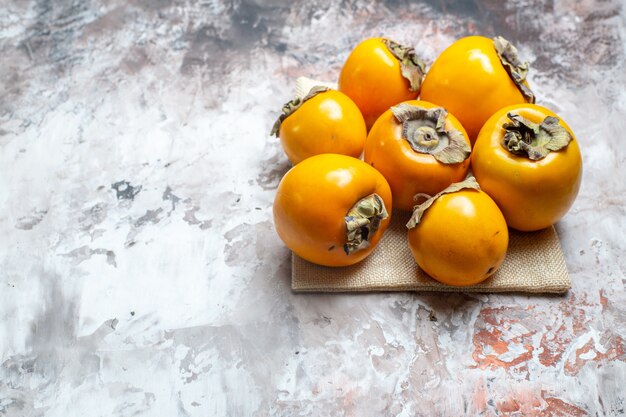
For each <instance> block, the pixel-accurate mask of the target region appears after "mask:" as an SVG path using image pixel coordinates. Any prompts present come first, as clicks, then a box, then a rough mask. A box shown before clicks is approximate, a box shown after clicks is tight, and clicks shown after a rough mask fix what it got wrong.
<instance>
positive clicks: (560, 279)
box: [291, 212, 571, 293]
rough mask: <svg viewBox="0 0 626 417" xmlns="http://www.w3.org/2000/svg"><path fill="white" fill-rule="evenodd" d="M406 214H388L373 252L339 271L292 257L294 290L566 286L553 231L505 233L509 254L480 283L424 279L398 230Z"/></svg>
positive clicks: (547, 289)
mask: <svg viewBox="0 0 626 417" xmlns="http://www.w3.org/2000/svg"><path fill="white" fill-rule="evenodd" d="M408 219H409V214H408V213H401V212H400V213H397V212H394V215H393V217H392V220H391V223H390V225H389V228H388V229H387V231H386V232H385V235H384V236H383V238H382V239H381V241H380V243H379V244H378V247H376V249H374V251H373V252H372V253H371V254H370V256H368V257H367V258H366V259H365V260H363V261H362V262H360V263H358V264H356V265H352V266H348V267H341V268H330V267H324V266H319V265H315V264H312V263H310V262H308V261H305V260H304V259H302V258H300V257H299V256H297V255H296V254H292V258H291V288H292V289H293V290H294V291H319V292H351V291H448V292H525V293H564V292H566V291H567V290H568V289H569V288H570V287H571V281H570V278H569V275H568V273H567V268H566V266H565V259H564V257H563V252H562V251H561V245H560V243H559V238H558V236H557V234H556V231H555V230H554V227H552V226H551V227H549V228H547V229H544V230H541V231H538V232H532V233H522V232H516V231H514V230H509V250H508V252H507V255H506V258H505V260H504V263H503V264H502V266H501V268H500V269H499V270H498V272H496V273H495V274H494V275H492V276H491V277H490V278H489V279H487V280H486V281H483V282H481V283H479V284H476V285H472V286H469V287H451V286H448V285H444V284H441V283H439V282H438V281H435V280H434V279H432V278H430V277H429V276H428V275H426V273H424V272H423V271H422V270H421V269H420V268H419V267H418V266H417V264H416V263H415V260H414V259H413V255H412V254H411V250H410V249H409V246H408V242H407V230H406V227H405V226H404V225H405V224H406V222H407V221H408Z"/></svg>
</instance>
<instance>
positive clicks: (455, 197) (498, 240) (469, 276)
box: [408, 190, 509, 286]
mask: <svg viewBox="0 0 626 417" xmlns="http://www.w3.org/2000/svg"><path fill="white" fill-rule="evenodd" d="M408 237H409V246H410V248H411V252H412V253H413V257H414V258H415V261H416V262H417V264H418V265H419V266H420V268H422V269H423V270H424V272H426V273H427V274H428V275H430V276H431V277H433V278H434V279H436V280H437V281H440V282H442V283H444V284H448V285H454V286H466V285H473V284H477V283H479V282H481V281H483V280H485V279H487V278H489V277H490V276H491V275H492V274H494V273H495V272H496V271H497V270H498V268H499V267H500V265H502V262H503V261H504V258H505V256H506V250H507V247H508V244H509V231H508V229H507V227H506V222H505V221H504V217H503V216H502V213H501V212H500V210H499V209H498V206H497V205H496V203H494V201H493V200H492V199H491V198H490V197H489V196H488V195H487V194H486V193H484V192H482V191H480V190H461V191H459V192H456V193H451V194H444V195H442V196H441V197H439V198H438V199H437V200H436V201H435V202H434V204H433V205H432V206H431V207H430V208H428V209H427V210H426V212H425V213H424V215H423V217H422V219H421V221H420V223H419V224H417V226H416V227H414V228H413V229H409V232H408Z"/></svg>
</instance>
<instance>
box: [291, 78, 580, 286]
mask: <svg viewBox="0 0 626 417" xmlns="http://www.w3.org/2000/svg"><path fill="white" fill-rule="evenodd" d="M315 85H323V86H326V87H329V88H337V86H336V84H333V83H326V82H322V81H317V80H313V79H310V78H305V77H299V78H298V79H297V80H296V97H300V98H302V97H304V96H306V95H307V93H308V92H309V90H310V89H311V88H312V87H313V86H315ZM408 220H409V214H408V213H402V212H394V215H393V217H392V220H391V224H390V225H389V228H388V229H387V231H386V233H385V236H384V237H383V238H382V239H381V241H380V243H379V244H378V247H377V248H376V249H375V250H374V251H373V252H372V253H371V254H370V256H369V257H367V258H366V259H365V260H364V261H362V262H360V263H358V264H356V265H352V266H349V267H342V268H329V267H324V266H319V265H315V264H312V263H310V262H307V261H305V260H304V259H302V258H300V257H299V256H297V255H296V254H292V258H291V288H292V289H293V290H294V291H319V292H349V291H449V292H450V291H452V292H526V293H564V292H566V291H567V290H568V289H569V288H570V287H571V282H570V278H569V275H568V273H567V268H566V266H565V259H564V257H563V252H562V251H561V245H560V243H559V238H558V236H557V234H556V231H555V230H554V227H552V226H551V227H549V228H547V229H545V230H541V231H539V232H533V233H522V232H516V231H514V230H509V250H508V252H507V255H506V259H505V260H504V263H503V264H502V266H501V267H500V269H499V270H498V272H496V273H495V274H494V275H492V276H491V277H490V278H489V279H488V280H486V281H483V282H481V283H479V284H476V285H472V286H470V287H451V286H448V285H444V284H441V283H439V282H438V281H435V280H434V279H432V278H430V277H429V276H428V275H426V274H425V273H424V272H423V271H422V270H421V269H420V268H419V267H418V266H417V264H416V263H415V260H414V259H413V255H412V254H411V250H410V249H409V246H408V242H407V230H406V227H405V224H406V222H407V221H408Z"/></svg>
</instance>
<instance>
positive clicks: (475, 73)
mask: <svg viewBox="0 0 626 417" xmlns="http://www.w3.org/2000/svg"><path fill="white" fill-rule="evenodd" d="M420 94H421V95H420V99H422V100H426V101H430V102H432V103H435V104H438V105H440V106H443V107H445V108H446V109H447V110H448V111H450V112H451V113H452V114H454V115H455V116H456V117H457V118H458V119H459V120H460V121H461V124H463V126H464V127H465V129H467V134H468V135H469V138H470V140H471V141H472V143H474V141H475V140H476V137H477V136H478V132H479V131H480V128H481V127H482V126H483V124H484V123H485V122H486V121H487V119H488V118H489V117H490V116H491V115H492V114H493V113H495V112H496V111H497V110H499V109H501V108H502V107H506V106H510V105H512V104H518V103H525V102H526V99H525V98H524V96H523V95H522V93H521V92H520V91H519V89H518V87H517V86H516V85H515V83H514V82H513V80H512V79H511V77H509V74H508V73H507V72H506V70H505V69H504V67H503V66H502V62H501V61H500V58H499V57H498V54H497V53H496V49H495V47H494V45H493V40H492V39H489V38H485V37H482V36H469V37H466V38H462V39H459V40H458V41H456V42H454V43H453V44H452V45H450V46H449V47H448V48H447V49H446V50H445V51H443V52H442V53H441V55H439V57H438V58H437V59H436V60H435V62H434V64H433V65H432V66H431V67H430V70H429V71H428V73H427V74H426V78H424V82H423V83H422V88H421V93H420Z"/></svg>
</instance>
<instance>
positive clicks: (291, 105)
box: [270, 85, 330, 137]
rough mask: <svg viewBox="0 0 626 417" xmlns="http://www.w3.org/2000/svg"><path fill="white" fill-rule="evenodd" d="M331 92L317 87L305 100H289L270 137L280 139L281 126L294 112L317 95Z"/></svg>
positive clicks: (312, 89) (311, 90) (325, 88)
mask: <svg viewBox="0 0 626 417" xmlns="http://www.w3.org/2000/svg"><path fill="white" fill-rule="evenodd" d="M328 90H330V88H328V87H324V86H321V85H316V86H314V87H312V88H311V89H310V90H309V93H308V94H307V95H306V96H304V97H303V98H299V97H296V98H294V99H293V100H289V101H288V102H286V103H285V104H284V105H283V108H282V109H281V112H282V113H281V114H280V116H278V119H277V120H276V122H275V123H274V126H272V131H271V132H270V136H276V137H278V135H279V133H280V125H281V124H282V123H283V121H284V120H285V119H286V118H287V117H289V116H291V115H292V114H293V112H295V111H296V110H298V109H299V108H300V106H302V105H303V104H304V103H305V102H306V101H307V100H310V99H312V98H313V97H315V96H316V95H318V94H320V93H323V92H325V91H328Z"/></svg>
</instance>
